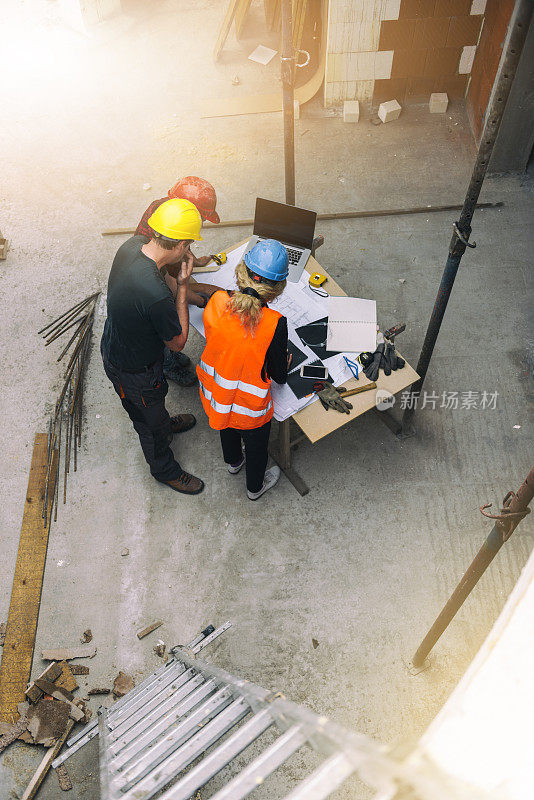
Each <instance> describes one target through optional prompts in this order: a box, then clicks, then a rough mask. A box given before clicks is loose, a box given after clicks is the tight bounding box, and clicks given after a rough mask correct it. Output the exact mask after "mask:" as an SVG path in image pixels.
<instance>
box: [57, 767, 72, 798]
mask: <svg viewBox="0 0 534 800" xmlns="http://www.w3.org/2000/svg"><path fill="white" fill-rule="evenodd" d="M56 775H57V781H58V783H59V788H60V789H61V791H62V792H68V791H69V790H70V789H72V783H71V780H70V778H69V773H68V772H67V767H66V766H65V764H60V765H59V767H57V769H56Z"/></svg>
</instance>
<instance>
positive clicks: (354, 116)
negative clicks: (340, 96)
mask: <svg viewBox="0 0 534 800" xmlns="http://www.w3.org/2000/svg"><path fill="white" fill-rule="evenodd" d="M359 119H360V104H359V103H358V101H357V100H345V102H344V103H343V122H358V120H359Z"/></svg>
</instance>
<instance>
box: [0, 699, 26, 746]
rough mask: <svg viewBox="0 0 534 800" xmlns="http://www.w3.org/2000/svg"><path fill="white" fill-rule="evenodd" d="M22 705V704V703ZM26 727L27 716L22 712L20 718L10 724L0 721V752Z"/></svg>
mask: <svg viewBox="0 0 534 800" xmlns="http://www.w3.org/2000/svg"><path fill="white" fill-rule="evenodd" d="M23 705H24V704H23ZM27 727H28V717H27V716H26V715H25V714H22V715H21V717H20V719H18V720H17V721H16V722H14V723H13V724H12V725H10V724H9V723H7V722H2V723H1V727H0V733H1V735H0V753H1V752H2V751H3V750H5V749H6V747H8V746H9V745H10V744H11V743H12V742H14V741H15V739H18V738H19V736H20V735H21V734H22V733H24V731H25V730H26V728H27Z"/></svg>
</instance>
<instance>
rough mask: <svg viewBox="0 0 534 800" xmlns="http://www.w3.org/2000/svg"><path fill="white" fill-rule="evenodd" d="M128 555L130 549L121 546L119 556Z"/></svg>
mask: <svg viewBox="0 0 534 800" xmlns="http://www.w3.org/2000/svg"><path fill="white" fill-rule="evenodd" d="M129 555H130V551H129V550H128V548H127V547H123V548H122V550H121V556H129Z"/></svg>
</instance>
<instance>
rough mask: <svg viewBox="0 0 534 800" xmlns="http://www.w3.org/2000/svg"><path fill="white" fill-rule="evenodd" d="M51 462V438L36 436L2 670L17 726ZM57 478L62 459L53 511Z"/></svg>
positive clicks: (4, 703) (34, 616)
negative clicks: (44, 500)
mask: <svg viewBox="0 0 534 800" xmlns="http://www.w3.org/2000/svg"><path fill="white" fill-rule="evenodd" d="M47 456H48V435H47V434H46V433H37V434H36V435H35V443H34V447H33V456H32V463H31V467H30V476H29V479H28V490H27V492H26V502H25V504H24V514H23V517H22V528H21V532H20V541H19V549H18V554H17V563H16V566H15V575H14V578H13V588H12V590H11V602H10V605H9V614H8V619H7V629H6V641H5V645H4V650H3V655H2V664H1V666H0V720H3V721H4V722H11V723H13V722H15V721H16V720H17V719H18V717H19V713H18V711H17V704H18V703H22V702H24V700H25V695H24V690H25V689H26V686H27V684H28V681H29V679H30V673H31V667H32V659H33V650H34V645H35V631H36V629H37V620H38V617H39V605H40V602H41V590H42V586H43V575H44V568H45V561H46V550H47V547H48V534H49V530H50V522H49V523H48V525H46V526H45V525H44V520H43V518H42V506H43V499H44V493H45V485H46V466H47ZM56 472H57V454H56V457H55V458H54V464H53V467H52V473H51V478H50V482H49V507H50V504H51V501H52V493H53V487H54V483H55V475H56Z"/></svg>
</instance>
